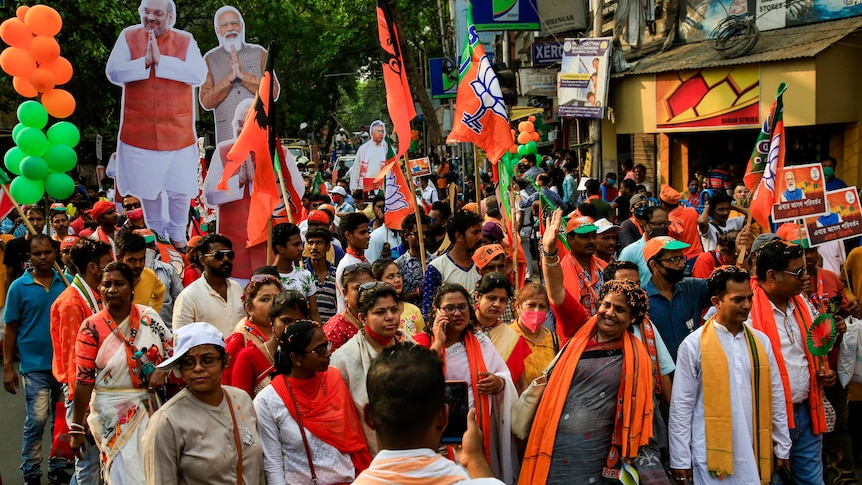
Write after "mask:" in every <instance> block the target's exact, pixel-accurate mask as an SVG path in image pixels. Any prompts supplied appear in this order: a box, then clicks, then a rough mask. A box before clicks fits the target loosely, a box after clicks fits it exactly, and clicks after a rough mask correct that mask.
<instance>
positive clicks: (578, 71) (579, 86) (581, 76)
mask: <svg viewBox="0 0 862 485" xmlns="http://www.w3.org/2000/svg"><path fill="white" fill-rule="evenodd" d="M610 53H611V38H610V37H599V38H596V39H566V40H565V41H564V42H563V62H562V67H561V70H560V77H559V84H558V86H559V88H558V91H557V93H558V94H557V96H558V97H559V98H560V109H559V112H558V113H559V115H560V117H562V118H602V117H604V110H605V104H606V103H607V93H608V77H609V74H610V68H609V62H608V61H609V60H610Z"/></svg>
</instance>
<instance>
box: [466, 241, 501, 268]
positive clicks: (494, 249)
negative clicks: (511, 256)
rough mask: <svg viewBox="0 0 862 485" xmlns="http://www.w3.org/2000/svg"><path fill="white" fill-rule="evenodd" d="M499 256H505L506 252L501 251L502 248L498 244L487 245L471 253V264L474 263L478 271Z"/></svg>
mask: <svg viewBox="0 0 862 485" xmlns="http://www.w3.org/2000/svg"><path fill="white" fill-rule="evenodd" d="M501 254H506V251H505V250H503V246H501V245H499V244H488V245H486V246H482V247H480V248H478V249H476V251H475V252H474V253H473V262H474V263H476V266H477V267H478V268H479V269H482V268H484V267H485V266H487V265H488V263H490V262H491V260H492V259H494V258H496V257H497V256H499V255H501Z"/></svg>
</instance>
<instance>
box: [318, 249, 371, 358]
mask: <svg viewBox="0 0 862 485" xmlns="http://www.w3.org/2000/svg"><path fill="white" fill-rule="evenodd" d="M371 281H374V275H373V274H372V273H371V265H370V264H368V263H356V264H351V265H350V266H348V267H346V268H344V272H343V273H342V275H341V287H342V288H344V302H345V304H346V305H347V308H345V309H344V311H343V312H341V313H339V314H337V315H335V316H334V317H332V318H330V319H329V320H328V321H327V322H326V323H325V324H324V325H323V331H324V333H326V338H327V339H329V341H330V342H332V351H333V352H335V351H336V350H338V348H339V347H341V346H342V345H344V344H345V343H347V341H348V340H350V339H351V338H353V336H354V335H356V334H357V332H359V329H360V328H362V322H360V321H359V286H360V285H362V284H364V283H368V282H371Z"/></svg>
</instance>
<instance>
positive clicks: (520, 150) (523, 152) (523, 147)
mask: <svg viewBox="0 0 862 485" xmlns="http://www.w3.org/2000/svg"><path fill="white" fill-rule="evenodd" d="M527 153H528V152H527V145H518V155H521V156H522V157H523V156H524V155H526V154H527Z"/></svg>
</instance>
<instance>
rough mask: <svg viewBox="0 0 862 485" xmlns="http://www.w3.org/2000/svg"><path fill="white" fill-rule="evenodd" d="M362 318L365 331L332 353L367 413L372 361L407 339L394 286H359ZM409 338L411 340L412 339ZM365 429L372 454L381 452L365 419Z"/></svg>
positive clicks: (358, 406)
mask: <svg viewBox="0 0 862 485" xmlns="http://www.w3.org/2000/svg"><path fill="white" fill-rule="evenodd" d="M359 320H360V321H361V322H362V326H363V327H362V330H360V331H359V333H357V334H356V335H354V336H353V338H351V339H350V340H349V341H348V342H347V343H346V344H344V345H343V346H342V347H341V348H340V349H338V350H336V351H335V352H334V353H333V354H332V367H335V368H336V369H338V370H339V371H341V376H342V377H343V378H344V382H345V383H346V384H347V388H348V389H349V390H350V396H351V397H352V398H353V404H354V405H355V406H356V411H357V412H358V413H360V414H362V413H363V410H364V408H365V405H366V404H368V391H367V390H366V388H365V378H366V376H367V375H368V369H369V368H370V367H371V361H372V360H373V359H374V358H375V357H377V354H379V353H380V352H381V351H382V350H383V349H384V348H386V347H389V346H392V345H395V343H396V342H397V341H398V340H399V337H400V338H401V340H404V337H403V336H402V335H399V334H400V332H399V327H400V326H401V306H400V302H399V301H398V293H397V292H396V291H395V289H394V288H392V287H391V286H389V285H387V284H386V283H382V282H380V281H371V282H368V283H365V284H363V285H362V286H361V287H360V289H359ZM408 340H409V339H408ZM362 429H363V431H364V432H365V439H366V441H367V443H368V450H369V451H370V452H371V454H372V456H373V455H376V454H377V437H376V436H375V435H374V430H373V429H371V427H370V426H368V423H366V422H365V421H364V420H363V422H362Z"/></svg>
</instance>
